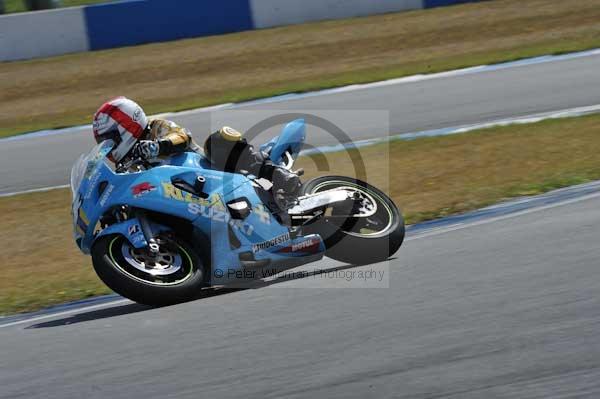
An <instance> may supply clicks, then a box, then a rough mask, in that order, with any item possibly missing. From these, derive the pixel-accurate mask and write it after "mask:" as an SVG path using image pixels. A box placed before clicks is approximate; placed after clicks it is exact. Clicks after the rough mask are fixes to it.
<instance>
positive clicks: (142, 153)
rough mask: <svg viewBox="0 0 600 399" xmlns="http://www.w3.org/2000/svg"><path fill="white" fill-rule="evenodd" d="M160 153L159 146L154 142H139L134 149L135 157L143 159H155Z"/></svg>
mask: <svg viewBox="0 0 600 399" xmlns="http://www.w3.org/2000/svg"><path fill="white" fill-rule="evenodd" d="M159 153H160V146H159V145H158V143H157V142H156V141H152V140H140V141H139V143H138V144H137V146H136V148H135V155H137V156H139V157H141V158H144V159H152V158H156V157H157V156H158V155H159Z"/></svg>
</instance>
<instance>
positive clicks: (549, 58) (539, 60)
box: [0, 48, 600, 143]
mask: <svg viewBox="0 0 600 399" xmlns="http://www.w3.org/2000/svg"><path fill="white" fill-rule="evenodd" d="M597 55H600V48H596V49H591V50H584V51H577V52H574V53H567V54H559V55H541V56H537V57H531V58H524V59H521V60H516V61H507V62H501V63H498V64H484V65H477V66H472V67H467V68H461V69H455V70H450V71H444V72H436V73H431V74H416V75H410V76H404V77H400V78H393V79H386V80H381V81H377V82H370V83H358V84H352V85H347V86H341V87H333V88H329V89H322V90H315V91H309V92H306V93H287V94H281V95H277V96H272V97H266V98H259V99H255V100H248V101H242V102H239V103H224V104H216V105H211V106H207V107H201V108H194V109H189V110H185V111H179V112H166V113H161V114H157V115H154V117H157V116H163V117H173V116H184V115H191V114H196V113H201V112H206V111H211V110H217V109H235V108H239V107H244V106H249V105H256V104H264V103H271V102H282V101H290V100H298V99H302V98H308V97H314V96H323V95H331V94H337V93H344V92H349V91H356V90H365V89H371V88H375V87H382V86H390V85H397V84H405V83H414V82H421V81H426V80H432V79H439V78H446V77H454V76H464V75H471V74H476V73H482V72H491V71H498V70H504V69H510V68H519V67H524V66H529V65H538V64H546V63H551V62H560V61H567V60H573V59H578V58H584V57H593V56H597ZM89 127H90V125H80V126H73V127H67V128H62V129H48V130H39V131H34V132H29V133H24V134H20V135H17V136H9V137H4V138H0V143H1V142H2V141H13V140H27V139H32V138H36V137H45V136H53V135H57V134H70V133H74V132H77V131H79V130H82V129H87V128H89Z"/></svg>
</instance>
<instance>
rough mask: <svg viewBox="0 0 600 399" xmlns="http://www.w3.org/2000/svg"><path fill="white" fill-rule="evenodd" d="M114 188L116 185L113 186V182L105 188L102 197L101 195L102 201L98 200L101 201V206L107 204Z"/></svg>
mask: <svg viewBox="0 0 600 399" xmlns="http://www.w3.org/2000/svg"><path fill="white" fill-rule="evenodd" d="M114 189H115V186H113V185H112V184H109V185H108V187H106V188H105V189H104V192H103V193H102V197H100V201H98V202H99V203H100V206H104V205H106V201H108V198H109V197H110V195H111V194H112V192H113V190H114Z"/></svg>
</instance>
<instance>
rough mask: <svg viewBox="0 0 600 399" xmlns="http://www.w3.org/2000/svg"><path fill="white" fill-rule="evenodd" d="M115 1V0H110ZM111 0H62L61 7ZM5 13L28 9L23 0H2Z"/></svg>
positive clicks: (108, 0) (108, 1) (109, 1)
mask: <svg viewBox="0 0 600 399" xmlns="http://www.w3.org/2000/svg"><path fill="white" fill-rule="evenodd" d="M112 1H116V0H112ZM112 1H111V0H62V1H61V6H62V7H72V6H84V5H88V4H98V3H111V2H112ZM4 6H5V8H6V13H7V14H8V13H14V12H23V11H28V10H27V8H26V7H25V1H23V0H4Z"/></svg>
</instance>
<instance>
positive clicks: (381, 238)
mask: <svg viewBox="0 0 600 399" xmlns="http://www.w3.org/2000/svg"><path fill="white" fill-rule="evenodd" d="M341 187H345V188H349V189H351V190H355V191H356V192H358V193H359V195H361V196H365V198H368V200H369V201H371V202H373V203H375V204H376V206H377V212H376V213H375V214H374V215H373V216H372V217H370V218H346V219H342V220H340V219H339V218H336V217H335V216H336V209H335V205H334V206H332V210H331V213H330V215H326V216H324V217H323V218H322V219H320V220H319V221H317V222H315V223H313V224H312V225H309V226H307V227H306V229H307V230H308V231H309V232H311V233H317V234H320V235H321V237H322V238H323V239H324V241H325V247H326V252H325V255H326V256H328V257H330V258H332V259H335V260H339V261H341V262H345V263H350V264H367V263H375V262H381V261H384V260H386V259H388V258H389V257H390V256H392V255H393V254H394V253H396V251H398V249H399V248H400V246H401V245H402V242H403V241H404V218H403V217H402V214H401V213H400V211H399V210H398V207H397V206H396V205H395V204H394V202H393V201H392V200H391V199H390V198H389V197H388V196H387V195H386V194H384V193H383V192H382V191H381V190H379V189H377V188H376V187H374V186H372V185H370V184H368V183H366V182H363V181H361V180H358V179H353V178H350V177H345V176H322V177H317V178H315V179H312V180H310V181H308V182H306V183H305V184H304V185H303V186H302V194H303V195H307V194H314V193H317V192H320V191H325V190H331V189H335V188H341Z"/></svg>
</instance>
